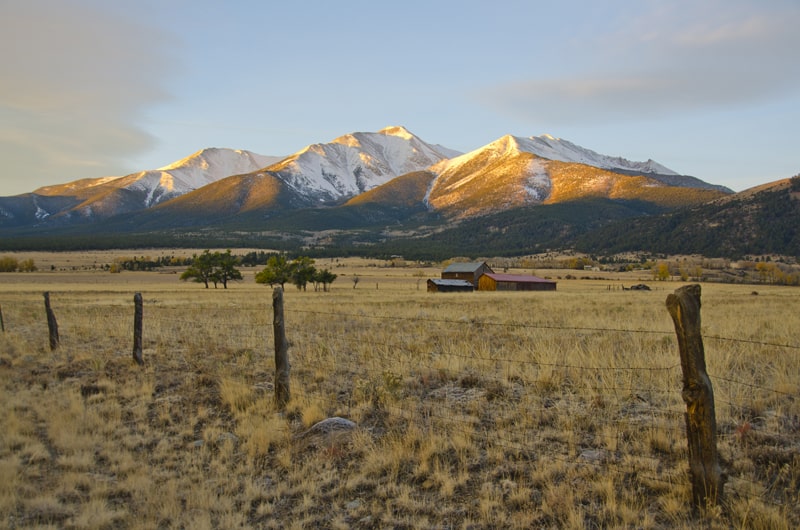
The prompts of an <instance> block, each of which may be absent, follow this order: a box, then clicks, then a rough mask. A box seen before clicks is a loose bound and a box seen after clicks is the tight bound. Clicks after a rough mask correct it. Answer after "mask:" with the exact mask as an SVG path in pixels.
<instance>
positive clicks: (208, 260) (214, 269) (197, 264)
mask: <svg viewBox="0 0 800 530" xmlns="http://www.w3.org/2000/svg"><path fill="white" fill-rule="evenodd" d="M238 262H239V260H238V259H237V258H236V256H233V255H232V254H231V251H230V250H227V251H226V252H211V251H209V250H205V251H203V253H202V254H200V255H199V256H198V255H197V254H195V255H194V256H192V264H191V265H190V266H189V268H188V269H186V270H185V271H184V272H183V274H181V280H184V281H186V280H192V281H193V282H197V283H202V284H204V285H205V286H206V289H208V284H209V283H213V284H214V289H216V288H217V285H218V284H220V283H221V284H222V287H223V288H224V289H227V288H228V282H229V281H238V280H241V279H242V273H241V272H239V270H238V269H237V268H236V265H238Z"/></svg>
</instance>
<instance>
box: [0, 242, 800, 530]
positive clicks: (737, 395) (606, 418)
mask: <svg viewBox="0 0 800 530" xmlns="http://www.w3.org/2000/svg"><path fill="white" fill-rule="evenodd" d="M64 259H66V258H64ZM70 259H73V258H70ZM74 259H77V258H74ZM318 264H319V265H321V266H324V267H329V268H331V269H332V270H333V271H334V272H336V273H337V274H339V279H338V280H337V281H336V283H335V284H334V286H333V290H332V291H331V292H329V293H322V292H312V291H309V292H305V293H302V292H297V291H295V290H294V289H293V288H290V289H288V290H287V292H286V294H285V307H286V325H287V334H288V338H289V340H290V342H291V347H290V350H289V355H290V362H291V391H292V399H291V401H290V402H289V405H288V407H287V410H286V411H285V412H281V411H278V410H276V409H275V406H274V404H273V401H272V394H273V375H274V374H273V372H274V364H273V354H272V344H273V343H272V341H273V338H272V310H271V290H270V289H269V288H268V287H264V286H259V285H256V284H255V283H254V282H253V280H252V275H253V273H254V271H253V270H249V271H246V274H245V277H246V279H245V281H244V282H242V283H238V284H234V285H233V286H231V287H230V288H229V289H228V290H222V289H219V290H213V289H209V290H205V289H203V288H202V287H200V286H198V285H195V284H185V283H183V282H180V281H178V279H177V276H176V275H170V274H158V273H122V274H116V275H114V274H109V273H101V272H86V271H84V272H76V273H72V274H67V273H65V272H52V273H50V272H41V273H35V274H14V275H10V276H5V275H4V276H2V277H0V281H2V283H0V307H2V311H3V315H4V320H5V325H6V333H4V334H0V400H2V403H3V404H4V406H3V407H2V408H1V409H0V476H2V478H3V480H2V481H0V514H2V522H0V525H2V526H6V527H12V528H34V527H35V528H47V527H52V528H189V527H191V528H233V527H253V528H312V527H313V528H317V527H321V528H385V527H392V528H419V527H436V528H532V527H572V528H583V527H624V528H634V527H635V528H676V527H677V528H694V527H696V526H698V525H699V524H703V525H705V526H707V527H710V528H729V527H738V528H745V527H747V528H765V529H766V528H795V527H797V526H798V525H800V510H798V504H800V498H798V495H799V493H798V492H799V491H800V447H799V446H798V442H797V440H798V435H799V434H800V420H798V418H800V399H798V397H799V396H800V377H798V376H800V350H798V349H797V347H796V346H798V345H800V336H798V331H797V330H798V329H800V328H798V317H797V315H798V314H800V307H799V306H800V297H798V296H797V293H798V291H797V290H796V289H792V288H781V287H759V289H758V290H759V293H760V294H759V295H758V296H754V295H752V294H750V293H751V291H752V290H753V289H752V287H746V286H725V285H714V284H704V285H703V308H702V318H703V330H704V335H705V347H706V357H707V364H708V371H709V373H710V374H711V376H712V383H713V384H714V392H715V397H716V403H717V422H718V428H719V448H720V453H721V456H722V458H723V466H724V468H725V471H726V473H727V474H728V475H729V480H728V483H727V485H726V490H725V491H726V499H727V502H726V504H725V505H724V506H723V507H721V508H720V509H719V510H715V511H711V512H708V513H705V514H701V515H698V514H693V513H692V512H691V510H690V508H689V502H690V499H691V487H690V485H689V481H688V479H687V468H688V465H687V461H686V441H685V434H684V427H683V418H682V413H683V410H684V408H685V407H684V405H683V402H682V401H681V397H680V391H681V373H680V366H679V358H678V352H677V345H676V341H675V338H674V333H673V328H672V323H671V320H670V318H669V315H668V313H667V311H666V309H665V303H664V302H665V299H666V296H667V294H668V293H670V292H672V290H673V289H675V288H677V287H678V286H679V284H677V283H671V282H667V283H658V284H657V285H656V287H657V290H655V291H652V292H627V291H626V292H623V291H619V290H615V291H609V290H607V288H608V285H609V284H611V283H620V282H621V283H626V284H628V283H630V279H631V278H630V277H624V278H619V279H617V278H614V279H613V280H607V281H599V280H594V281H589V280H586V281H582V280H569V281H568V280H562V281H560V282H559V285H558V291H557V292H554V293H472V294H454V295H446V294H428V293H426V292H425V284H424V279H425V278H429V277H435V276H436V275H438V273H439V269H438V268H437V269H433V268H431V269H417V268H402V267H398V268H384V267H379V266H376V265H377V264H376V263H375V262H371V261H369V260H355V259H354V260H338V261H337V260H332V261H330V262H328V261H327V260H325V261H322V260H320V262H319V263H318ZM354 275H358V277H359V280H360V281H359V283H358V284H357V286H356V288H355V289H354V288H353V283H352V281H351V279H352V277H353V276H354ZM7 278H8V279H7ZM623 280H624V281H623ZM44 290H49V291H51V303H52V305H53V309H54V311H55V313H56V316H57V318H58V321H59V326H60V334H61V345H60V348H59V349H58V350H56V351H55V352H51V351H50V350H49V348H48V346H47V335H46V331H47V326H46V320H45V317H44V308H43V299H42V295H41V293H42V291H44ZM135 291H140V292H142V293H143V295H144V300H145V308H144V322H145V333H144V335H145V340H144V342H145V351H144V358H145V365H144V366H143V367H140V366H137V365H136V364H135V363H133V361H132V356H131V347H132V336H131V330H132V322H133V305H132V299H133V293H134V292H135ZM729 339H736V340H729ZM781 345H790V346H795V347H794V348H791V347H783V346H781ZM333 416H340V417H344V418H348V419H350V420H352V421H354V422H356V423H357V424H358V428H357V429H356V430H355V431H351V432H344V433H339V434H337V435H332V436H329V437H307V436H306V437H301V436H300V434H301V433H303V432H304V431H306V429H308V428H309V427H310V426H311V425H313V424H314V423H315V422H317V421H319V420H321V419H323V418H327V417H333Z"/></svg>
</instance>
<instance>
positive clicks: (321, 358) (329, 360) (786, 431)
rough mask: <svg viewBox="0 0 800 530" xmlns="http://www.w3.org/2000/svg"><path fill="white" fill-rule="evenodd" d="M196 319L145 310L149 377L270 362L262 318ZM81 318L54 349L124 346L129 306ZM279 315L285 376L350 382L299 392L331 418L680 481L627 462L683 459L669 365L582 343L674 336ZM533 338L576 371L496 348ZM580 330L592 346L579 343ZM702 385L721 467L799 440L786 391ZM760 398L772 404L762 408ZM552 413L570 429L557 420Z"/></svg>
mask: <svg viewBox="0 0 800 530" xmlns="http://www.w3.org/2000/svg"><path fill="white" fill-rule="evenodd" d="M4 308H5V309H6V313H7V318H6V320H7V322H9V321H11V322H12V323H13V320H14V319H13V318H12V319H9V318H8V315H9V314H10V312H9V309H10V308H9V307H8V306H7V305H5V306H4ZM193 309H194V310H195V311H199V313H200V314H201V315H202V318H194V319H190V318H186V316H185V308H183V307H181V306H179V305H176V306H169V305H159V304H158V303H156V304H152V305H151V306H149V307H148V308H147V312H146V314H145V321H146V328H145V329H146V331H145V349H146V350H147V351H148V354H149V356H150V357H151V359H150V361H149V362H151V363H152V364H154V365H156V366H157V365H158V364H159V360H158V356H159V355H169V354H170V353H172V352H174V351H175V350H176V349H178V350H184V351H187V352H197V351H211V352H218V353H223V354H235V353H237V352H243V351H249V352H252V353H254V354H257V355H262V354H263V355H266V357H267V358H269V354H270V353H271V351H270V348H271V346H272V339H273V334H272V327H271V319H272V314H271V310H270V309H269V308H268V307H266V306H261V305H252V306H250V305H247V306H241V305H240V306H231V307H220V306H213V305H209V306H195V307H194V308H193ZM80 310H81V311H82V312H83V316H82V318H81V319H80V320H78V319H73V318H71V317H70V315H68V314H67V315H59V317H60V319H61V320H62V321H63V327H62V329H63V334H62V340H63V341H64V342H65V343H66V342H70V341H75V342H86V341H93V340H100V339H101V338H102V339H109V338H111V339H113V340H115V341H118V342H119V343H127V342H129V337H130V321H131V316H132V313H131V310H130V308H129V307H127V306H124V305H112V306H108V305H95V306H92V305H84V306H82V307H81V309H80ZM286 312H287V313H289V314H290V315H295V316H298V317H300V316H302V317H305V320H303V322H302V323H296V324H291V323H290V325H289V328H288V334H289V340H290V342H291V351H290V358H292V364H293V370H297V371H298V372H300V373H301V374H302V373H303V372H308V371H311V370H316V371H320V372H322V373H328V374H331V375H332V374H334V373H343V374H346V375H347V376H348V377H347V379H345V380H346V381H349V383H350V386H349V387H348V388H344V389H342V388H337V387H336V385H338V384H339V383H340V381H341V380H340V379H338V378H333V377H331V382H330V383H329V384H328V385H327V386H326V384H325V383H324V382H322V383H320V384H318V385H316V386H313V387H309V388H304V389H303V390H302V394H303V395H304V396H305V397H306V398H307V399H313V400H315V401H318V402H320V403H322V405H323V407H324V408H325V409H326V410H328V411H331V412H339V411H344V412H345V413H346V412H347V411H348V410H351V409H352V408H353V407H354V405H353V404H354V403H355V402H363V401H365V400H372V401H373V402H374V403H376V404H377V405H378V406H379V408H380V410H381V411H383V412H384V413H387V414H391V415H393V416H395V417H396V418H398V419H405V420H407V421H417V420H421V424H423V425H426V426H427V427H428V428H430V429H432V430H434V431H439V432H444V433H456V434H459V435H461V436H464V437H465V438H466V439H468V440H470V441H471V442H473V443H476V444H478V446H481V447H485V446H488V445H493V446H497V447H500V448H502V449H503V450H505V451H507V452H509V453H510V454H514V453H516V454H520V455H522V456H521V458H525V459H527V460H530V461H531V462H535V461H537V459H540V458H543V457H542V456H541V455H542V454H544V453H545V449H544V446H545V445H546V446H547V449H546V456H547V458H549V459H554V460H557V461H559V462H561V463H562V464H564V465H568V466H575V467H581V468H591V469H595V470H599V471H602V472H604V473H605V472H609V473H612V474H613V475H615V476H617V477H621V478H623V479H624V480H634V479H633V478H632V477H636V478H635V480H636V481H638V483H640V484H641V483H642V482H645V481H650V482H654V483H661V484H667V485H669V484H674V483H676V482H679V481H683V480H684V479H685V477H684V476H683V475H684V472H683V471H681V468H680V467H679V466H675V465H667V466H662V465H661V462H660V461H659V459H658V458H657V457H656V456H652V455H649V456H648V455H643V454H636V455H634V457H631V456H630V455H629V454H628V453H626V450H627V449H629V448H630V447H631V446H633V445H634V444H636V443H639V442H640V440H637V438H640V437H641V434H642V432H643V430H645V431H648V430H649V431H651V432H652V436H651V437H650V439H649V441H648V442H647V443H649V444H650V445H651V446H652V449H653V452H654V453H655V454H656V455H659V454H662V453H663V454H664V455H667V456H665V458H668V459H674V458H675V457H676V455H677V456H681V455H683V454H684V453H685V449H681V447H683V446H682V445H681V444H682V443H683V442H682V440H681V438H682V437H683V436H685V432H686V427H685V425H684V410H683V409H682V406H683V402H682V400H681V397H680V376H681V373H680V370H679V369H680V363H677V362H663V360H662V361H660V362H659V363H658V364H655V365H654V366H631V365H624V364H617V363H623V362H624V358H614V357H613V356H612V355H606V354H608V353H610V352H603V351H593V349H595V348H598V345H597V344H595V343H593V342H592V340H593V339H598V340H600V342H602V341H604V340H605V341H607V340H610V339H619V338H620V337H622V338H623V339H626V338H627V339H631V340H633V339H634V338H635V337H638V336H641V335H662V336H665V337H670V336H672V335H673V332H668V331H663V330H644V329H621V328H598V327H575V326H564V325H551V324H539V323H521V322H492V321H479V320H475V319H441V318H430V317H420V316H416V317H398V316H393V315H379V314H369V313H366V312H364V313H361V312H358V313H345V312H337V311H320V310H302V309H288V310H287V311H286ZM87 315H88V318H87ZM20 320H22V319H21V318H20ZM298 320H299V319H298ZM30 326H31V327H42V328H43V326H44V324H42V323H37V322H32V323H31V324H30ZM531 331H535V332H545V333H547V334H551V335H555V336H556V340H562V341H564V342H565V343H567V344H568V347H570V348H572V347H574V346H575V345H576V341H577V345H578V346H580V348H579V350H580V351H582V352H583V353H585V354H586V355H585V357H584V358H583V359H580V358H579V360H578V362H576V361H575V360H573V359H565V360H563V361H559V360H558V356H557V355H553V354H552V352H548V351H544V350H547V348H549V347H552V346H553V344H554V343H553V342H547V341H545V343H544V344H543V345H542V344H537V343H535V342H533V343H531V344H529V345H528V347H527V348H522V351H523V352H524V354H519V353H517V354H516V355H508V354H507V347H508V346H509V345H511V344H513V345H515V346H517V347H518V346H519V344H520V343H524V342H527V341H530V340H531V338H530V336H529V335H527V334H528V332H531ZM586 333H589V334H592V336H589V337H587V336H582V335H581V334H586ZM704 338H706V339H709V340H717V341H726V342H728V343H738V344H741V345H745V346H747V347H763V348H781V349H786V350H797V349H800V346H794V345H790V344H778V343H772V342H767V341H756V340H752V339H736V338H730V337H719V336H707V337H704ZM581 341H583V342H581ZM634 343H635V340H634ZM464 345H469V347H468V348H465V347H464ZM634 346H635V344H634ZM651 347H653V348H654V353H652V354H649V355H647V357H648V358H652V359H660V358H663V357H662V355H661V354H662V353H663V351H661V349H670V348H671V349H673V350H674V341H671V340H670V341H668V343H665V341H661V343H660V344H657V345H656V346H653V345H651ZM565 348H566V347H565ZM581 348H582V350H581ZM508 349H510V348H508ZM518 349H519V348H517V350H518ZM656 349H658V350H659V351H657V352H656V351H655V350H656ZM673 357H674V356H673ZM601 360H605V361H606V363H607V364H604V363H603V362H600V361H601ZM795 369H796V367H795ZM710 377H711V379H712V380H713V381H714V383H715V385H717V386H720V387H721V386H727V387H736V388H737V389H738V390H737V392H736V393H735V394H734V395H733V396H731V395H728V396H727V397H726V398H723V399H718V403H719V404H721V405H723V407H725V408H726V409H727V410H728V411H729V412H728V417H727V418H725V419H724V420H723V421H722V424H723V426H722V428H721V432H720V439H721V441H722V442H723V443H724V444H725V447H724V448H723V451H725V452H726V453H727V455H728V456H727V457H728V458H729V459H731V460H734V459H735V458H737V456H738V455H739V454H740V453H741V451H742V450H743V448H746V447H747V444H753V443H759V441H765V440H769V441H770V443H773V444H777V445H778V446H779V448H782V447H783V446H782V445H781V444H782V443H783V441H784V440H787V439H795V440H796V438H797V435H798V433H800V420H798V419H797V416H796V415H794V416H793V415H791V414H784V413H783V412H782V411H781V408H782V406H783V405H782V403H784V402H786V401H794V400H798V399H800V395H799V394H798V393H797V392H793V391H787V390H786V389H782V388H773V387H770V386H767V385H766V384H761V383H754V382H748V381H742V380H740V379H738V378H734V377H730V376H727V375H714V374H712V375H711V376H710ZM334 379H336V384H334V381H333V380H334ZM728 394H730V392H728ZM734 398H735V399H734ZM765 400H766V401H769V402H770V403H768V404H766V405H764V404H763V403H762V402H763V401H765ZM477 402H481V403H483V402H496V403H501V404H502V406H501V407H500V408H503V409H504V410H503V411H502V414H501V415H499V416H497V417H494V418H487V417H486V414H485V413H482V412H480V411H477V408H478V407H477V406H476V405H475V403H477ZM614 408H616V410H610V409H614ZM556 413H559V414H556ZM563 413H566V415H567V416H568V419H564V418H563V415H560V414H563ZM600 414H602V415H603V417H604V419H606V420H607V421H606V422H605V424H604V425H603V429H604V430H605V431H606V432H605V434H603V436H605V438H606V439H605V441H599V440H598V438H599V437H600V435H598V434H597V433H596V432H590V433H584V432H582V431H581V429H582V428H583V427H584V426H588V425H591V424H592V420H593V416H597V415H600ZM500 424H502V425H500ZM754 426H755V427H754ZM565 427H566V429H565ZM596 428H597V427H596V426H594V427H592V429H596ZM547 429H550V430H552V431H557V430H559V429H560V430H561V431H562V432H563V433H564V434H563V435H560V436H552V437H551V438H549V439H546V440H543V439H542V437H541V433H542V431H543V430H547ZM564 431H566V432H564ZM754 433H757V434H754ZM662 445H663V446H662ZM787 447H788V444H787ZM734 479H735V480H733V485H732V488H733V492H734V494H736V495H740V496H742V497H746V498H747V497H757V498H760V499H763V500H766V501H768V502H772V503H775V504H778V505H781V504H784V503H786V502H788V499H787V497H786V495H785V492H783V491H779V489H780V488H778V487H777V486H776V485H775V484H777V481H778V480H779V478H776V476H775V473H773V472H764V473H762V475H761V476H759V475H758V474H757V473H755V472H754V473H753V474H751V475H747V474H739V475H738V476H736V477H734Z"/></svg>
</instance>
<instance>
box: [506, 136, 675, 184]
mask: <svg viewBox="0 0 800 530" xmlns="http://www.w3.org/2000/svg"><path fill="white" fill-rule="evenodd" d="M512 138H513V139H514V141H515V142H516V143H517V145H518V146H519V149H520V150H521V151H524V152H527V153H533V154H535V155H537V156H540V157H542V158H548V159H550V160H558V161H560V162H577V163H579V164H586V165H588V166H594V167H599V168H601V169H609V170H611V171H618V170H622V171H634V172H639V173H656V174H659V175H678V173H676V172H675V171H672V170H671V169H669V168H666V167H664V166H662V165H661V164H659V163H658V162H655V161H653V160H647V161H646V162H632V161H630V160H627V159H625V158H622V157H620V156H614V157H612V156H606V155H601V154H599V153H597V152H595V151H592V150H591V149H586V148H585V147H581V146H579V145H575V144H573V143H572V142H569V141H567V140H563V139H561V138H556V137H554V136H550V135H549V134H543V135H541V136H530V137H527V138H520V137H512Z"/></svg>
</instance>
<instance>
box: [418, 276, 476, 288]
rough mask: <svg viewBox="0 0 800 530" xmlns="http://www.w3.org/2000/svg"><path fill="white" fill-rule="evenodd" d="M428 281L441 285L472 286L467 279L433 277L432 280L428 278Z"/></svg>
mask: <svg viewBox="0 0 800 530" xmlns="http://www.w3.org/2000/svg"><path fill="white" fill-rule="evenodd" d="M428 281H429V282H433V283H434V284H436V285H443V286H447V287H469V288H472V287H473V285H472V282H469V281H467V280H441V279H439V278H434V279H432V280H428Z"/></svg>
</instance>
